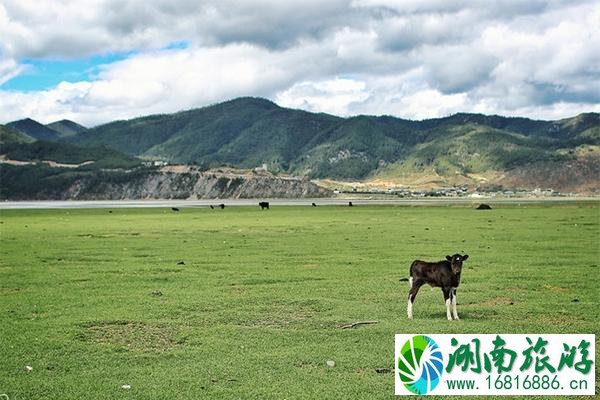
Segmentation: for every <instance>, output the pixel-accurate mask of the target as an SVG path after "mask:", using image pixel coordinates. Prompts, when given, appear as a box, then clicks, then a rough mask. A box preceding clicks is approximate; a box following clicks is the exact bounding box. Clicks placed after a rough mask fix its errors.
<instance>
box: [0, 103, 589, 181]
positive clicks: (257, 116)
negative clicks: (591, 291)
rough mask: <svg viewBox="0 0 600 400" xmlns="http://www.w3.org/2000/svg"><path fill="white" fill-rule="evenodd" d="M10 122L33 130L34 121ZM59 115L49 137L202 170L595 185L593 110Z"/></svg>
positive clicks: (246, 108)
mask: <svg viewBox="0 0 600 400" xmlns="http://www.w3.org/2000/svg"><path fill="white" fill-rule="evenodd" d="M23 121H27V123H26V124H25V125H26V127H30V126H31V127H34V128H36V129H37V128H39V126H37V125H35V124H33V123H32V122H31V121H32V120H23ZM17 122H20V124H19V126H20V127H21V131H22V132H24V133H26V134H27V135H29V136H32V137H36V136H34V135H37V133H38V132H37V130H36V129H33V131H32V130H31V129H29V130H28V129H25V128H23V125H24V124H23V123H22V122H21V121H17ZM33 122H35V121H33ZM59 122H60V123H54V124H49V126H51V127H55V128H57V129H58V127H59V126H60V129H61V131H62V133H59V132H58V131H54V132H56V134H57V135H58V136H56V137H54V138H52V139H50V140H53V141H57V142H67V143H71V144H74V145H77V146H84V147H90V146H92V147H97V146H106V147H109V148H112V149H115V150H117V151H119V152H122V153H125V154H129V155H130V156H135V157H142V158H150V159H161V160H165V161H168V162H170V163H185V164H197V165H200V166H201V167H202V168H203V169H206V168H214V167H220V166H226V165H229V166H234V167H239V168H247V169H249V168H254V167H257V166H260V165H263V164H267V165H268V168H269V170H270V171H274V172H286V173H290V174H294V175H299V176H305V177H309V178H327V179H334V180H342V181H351V180H366V181H375V182H380V183H382V184H384V185H392V184H399V185H405V186H415V187H416V186H423V187H439V186H451V185H468V186H471V187H479V186H484V187H495V186H498V187H518V186H519V185H523V187H547V188H555V189H558V190H568V191H580V190H584V191H592V192H594V191H600V183H599V182H598V181H599V179H598V173H599V172H600V167H599V166H600V114H598V113H583V114H580V115H578V116H575V117H572V118H566V119H562V120H557V121H538V120H532V119H528V118H521V117H502V116H497V115H482V114H469V113H459V114H455V115H451V116H449V117H444V118H435V119H428V120H422V121H412V120H405V119H401V118H396V117H391V116H367V115H359V116H354V117H348V118H342V117H338V116H334V115H329V114H324V113H311V112H307V111H302V110H295V109H288V108H284V107H280V106H278V105H277V104H275V103H273V102H272V101H269V100H266V99H262V98H255V97H242V98H237V99H234V100H230V101H226V102H223V103H219V104H214V105H211V106H208V107H203V108H198V109H192V110H186V111H181V112H177V113H173V114H158V115H150V116H145V117H140V118H134V119H130V120H126V121H114V122H110V123H107V124H104V125H100V126H97V127H94V128H91V129H85V128H84V127H81V126H80V125H77V124H75V123H72V122H71V121H68V122H67V123H65V122H64V121H59ZM15 124H17V123H16V122H15V123H11V124H8V126H11V127H13V128H14V126H15ZM57 124H58V125H57ZM73 124H75V125H76V127H73ZM39 125H41V124H39ZM42 126H43V125H42ZM63 127H66V128H65V129H63ZM77 127H80V128H77ZM46 128H47V127H46ZM48 129H50V128H48ZM75 131H78V132H75ZM38 136H39V135H38ZM549 171H551V172H552V173H549ZM570 182H573V183H570Z"/></svg>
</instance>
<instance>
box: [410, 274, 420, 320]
mask: <svg viewBox="0 0 600 400" xmlns="http://www.w3.org/2000/svg"><path fill="white" fill-rule="evenodd" d="M410 281H411V282H412V285H411V288H410V291H409V292H408V304H407V305H406V314H407V315H408V319H412V318H413V303H414V302H415V298H416V297H417V293H419V289H420V288H421V286H423V284H424V282H422V281H420V280H416V281H413V278H412V277H411V278H410Z"/></svg>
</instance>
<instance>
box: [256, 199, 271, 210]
mask: <svg viewBox="0 0 600 400" xmlns="http://www.w3.org/2000/svg"><path fill="white" fill-rule="evenodd" d="M258 205H259V206H260V209H261V210H264V209H265V208H266V209H267V210H268V209H269V202H268V201H261V202H260V203H258Z"/></svg>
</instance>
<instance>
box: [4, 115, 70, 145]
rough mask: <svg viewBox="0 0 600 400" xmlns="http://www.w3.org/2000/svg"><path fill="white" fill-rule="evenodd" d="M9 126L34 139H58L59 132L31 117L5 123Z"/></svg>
mask: <svg viewBox="0 0 600 400" xmlns="http://www.w3.org/2000/svg"><path fill="white" fill-rule="evenodd" d="M6 126H8V127H9V128H11V129H13V130H15V131H19V132H21V133H24V134H26V135H27V136H30V137H32V138H34V139H36V140H52V141H55V140H58V139H59V138H60V134H59V133H58V132H57V131H55V130H53V129H50V128H48V127H47V126H45V125H42V124H40V123H39V122H37V121H34V120H32V119H31V118H25V119H20V120H18V121H13V122H9V123H8V124H6Z"/></svg>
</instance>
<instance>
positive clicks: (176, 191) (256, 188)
mask: <svg viewBox="0 0 600 400" xmlns="http://www.w3.org/2000/svg"><path fill="white" fill-rule="evenodd" d="M330 194H331V192H330V191H329V190H327V189H324V188H321V187H319V186H317V185H315V184H314V183H312V182H310V181H309V180H306V179H302V178H297V177H292V176H275V175H272V174H269V173H264V172H263V173H244V172H239V171H237V172H236V171H231V170H225V171H224V170H218V171H207V172H200V171H198V170H194V169H191V168H182V169H177V168H174V167H167V168H163V169H162V170H160V171H153V172H151V173H148V174H137V175H135V176H132V177H131V179H126V180H125V179H124V180H120V181H117V182H114V181H106V180H101V181H97V180H95V179H93V178H87V177H86V178H81V179H78V180H76V181H74V182H73V184H72V185H70V187H69V188H68V190H66V191H65V192H64V193H63V195H62V196H59V197H56V198H54V199H55V200H125V199H215V198H259V197H261V198H265V197H281V198H283V197H290V198H297V197H323V196H328V195H330Z"/></svg>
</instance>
